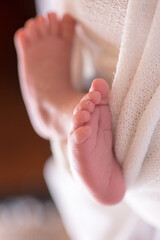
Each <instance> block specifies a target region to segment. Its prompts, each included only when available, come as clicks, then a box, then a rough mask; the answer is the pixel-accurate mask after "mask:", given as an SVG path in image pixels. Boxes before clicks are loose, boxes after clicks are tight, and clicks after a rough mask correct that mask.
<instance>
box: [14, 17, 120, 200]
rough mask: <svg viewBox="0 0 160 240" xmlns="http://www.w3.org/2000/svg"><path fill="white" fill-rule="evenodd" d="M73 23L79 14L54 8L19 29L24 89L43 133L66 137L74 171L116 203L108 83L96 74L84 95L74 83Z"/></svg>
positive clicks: (32, 115)
mask: <svg viewBox="0 0 160 240" xmlns="http://www.w3.org/2000/svg"><path fill="white" fill-rule="evenodd" d="M74 29H75V20H74V19H73V18H72V17H71V16H69V15H68V14H66V15H64V16H63V18H62V19H61V20H59V19H57V16H56V14H55V13H49V14H48V15H47V17H46V18H45V17H44V16H37V17H36V18H34V19H31V20H29V21H27V23H26V24H25V26H24V28H22V29H19V30H18V31H17V32H16V34H15V46H16V50H17V56H18V68H19V77H20V85H21V89H22V95H23V98H24V101H25V104H26V108H27V111H28V114H29V116H30V120H31V122H32V125H33V127H34V129H35V131H36V132H37V133H38V134H39V135H40V136H42V137H44V138H47V139H51V138H53V135H56V136H62V137H63V138H66V139H67V137H68V150H69V159H70V160H69V161H70V162H69V164H70V168H71V171H72V173H73V176H75V178H77V179H79V180H80V181H81V182H83V184H84V186H85V187H87V189H88V190H89V192H90V193H91V194H92V196H93V197H94V198H95V199H96V200H98V202H100V203H103V204H115V203H118V202H120V201H121V200H122V198H123V196H124V194H125V183H124V179H123V175H122V170H121V168H120V166H119V164H118V162H117V161H116V159H115V157H114V155H113V150H112V130H111V114H110V111H109V100H108V95H109V87H108V84H107V83H106V82H105V81H104V80H103V79H95V80H94V81H93V83H92V85H91V88H90V90H89V93H87V94H86V95H84V94H83V93H78V92H76V91H75V90H74V89H73V87H72V84H71V77H70V65H71V54H72V46H73V37H74ZM78 102H79V103H78ZM76 104H77V106H76ZM75 106H76V107H75ZM74 107H75V109H74ZM73 109H74V113H73ZM72 113H73V117H72ZM68 124H71V126H72V127H71V130H70V132H69V131H68Z"/></svg>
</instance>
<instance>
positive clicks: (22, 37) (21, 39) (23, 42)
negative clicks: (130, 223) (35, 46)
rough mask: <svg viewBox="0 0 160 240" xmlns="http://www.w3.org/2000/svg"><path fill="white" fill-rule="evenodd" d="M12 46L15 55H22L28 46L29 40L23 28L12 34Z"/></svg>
mask: <svg viewBox="0 0 160 240" xmlns="http://www.w3.org/2000/svg"><path fill="white" fill-rule="evenodd" d="M14 45H15V47H16V50H17V53H18V54H20V55H21V54H22V53H23V52H24V51H25V49H26V48H27V47H28V45H29V38H28V36H27V33H26V31H25V29H24V28H20V29H18V30H17V31H16V33H15V34H14Z"/></svg>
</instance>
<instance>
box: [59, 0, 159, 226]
mask: <svg viewBox="0 0 160 240" xmlns="http://www.w3.org/2000/svg"><path fill="white" fill-rule="evenodd" d="M59 2H61V4H62V3H63V5H64V6H63V9H64V10H65V11H66V10H67V11H68V12H70V14H72V15H73V16H74V17H76V18H77V19H78V21H79V22H80V23H81V26H82V27H83V31H84V34H85V37H86V39H88V40H86V39H85V37H84V36H81V37H82V38H83V40H84V45H86V46H85V47H88V49H89V52H90V54H91V57H92V59H93V61H94V68H96V71H97V74H98V75H99V77H106V79H107V80H108V81H109V82H110V83H111V84H110V85H112V90H111V95H110V105H111V112H112V118H113V135H114V152H115V155H116V158H117V160H118V161H119V163H120V164H121V166H122V169H123V174H124V178H125V181H126V184H127V188H128V190H127V194H126V201H127V203H128V204H129V205H130V206H131V207H132V209H134V211H136V212H137V214H138V215H139V216H141V217H142V218H144V219H145V220H146V221H148V222H149V223H150V224H152V225H153V226H155V227H157V228H160V0H129V1H128V0H118V1H117V0H112V1H111V0H76V1H75V0H65V1H64V2H63V1H59ZM61 9H62V6H61ZM82 35H83V34H82ZM113 71H115V75H114V77H113ZM109 72H110V73H111V74H108V73H109Z"/></svg>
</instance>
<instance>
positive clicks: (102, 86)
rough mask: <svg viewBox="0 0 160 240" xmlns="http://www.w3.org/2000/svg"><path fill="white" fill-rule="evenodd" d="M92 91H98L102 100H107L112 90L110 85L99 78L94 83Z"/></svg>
mask: <svg viewBox="0 0 160 240" xmlns="http://www.w3.org/2000/svg"><path fill="white" fill-rule="evenodd" d="M90 91H97V92H99V93H100V94H101V97H102V98H107V97H108V94H109V91H110V90H109V85H108V83H107V82H106V81H105V80H104V79H102V78H97V79H95V80H94V81H93V82H92V85H91V88H90Z"/></svg>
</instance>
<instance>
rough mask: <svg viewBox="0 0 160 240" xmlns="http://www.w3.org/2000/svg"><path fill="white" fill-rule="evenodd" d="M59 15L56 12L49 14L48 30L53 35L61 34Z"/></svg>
mask: <svg viewBox="0 0 160 240" xmlns="http://www.w3.org/2000/svg"><path fill="white" fill-rule="evenodd" d="M58 25H59V24H58V19H57V15H56V13H54V12H51V13H48V28H49V32H50V33H51V34H53V35H57V34H59V31H58V30H59V26H58Z"/></svg>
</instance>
